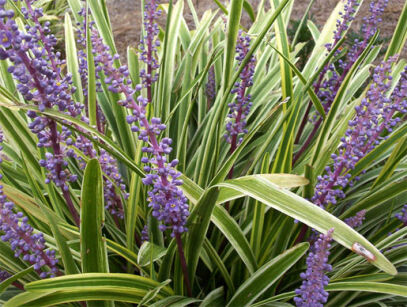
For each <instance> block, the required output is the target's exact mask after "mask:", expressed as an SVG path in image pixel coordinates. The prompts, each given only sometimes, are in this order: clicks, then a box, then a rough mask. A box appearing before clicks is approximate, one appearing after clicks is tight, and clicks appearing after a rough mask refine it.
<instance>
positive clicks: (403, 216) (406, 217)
mask: <svg viewBox="0 0 407 307" xmlns="http://www.w3.org/2000/svg"><path fill="white" fill-rule="evenodd" d="M396 218H397V219H399V220H400V221H401V222H402V223H403V224H404V226H407V205H404V206H403V209H401V211H400V212H399V213H397V214H396Z"/></svg>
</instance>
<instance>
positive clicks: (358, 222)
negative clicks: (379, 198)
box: [345, 210, 366, 228]
mask: <svg viewBox="0 0 407 307" xmlns="http://www.w3.org/2000/svg"><path fill="white" fill-rule="evenodd" d="M365 215H366V210H361V211H359V212H358V213H356V215H355V216H352V217H349V218H347V219H345V223H346V224H348V225H349V226H350V227H352V228H357V227H360V226H362V224H363V221H364V220H365Z"/></svg>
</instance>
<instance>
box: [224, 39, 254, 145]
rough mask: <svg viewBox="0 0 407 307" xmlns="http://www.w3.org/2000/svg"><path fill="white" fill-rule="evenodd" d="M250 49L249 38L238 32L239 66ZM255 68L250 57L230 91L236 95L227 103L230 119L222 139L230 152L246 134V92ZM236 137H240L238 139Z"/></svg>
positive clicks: (249, 104) (247, 101) (249, 97)
mask: <svg viewBox="0 0 407 307" xmlns="http://www.w3.org/2000/svg"><path fill="white" fill-rule="evenodd" d="M249 49H250V37H249V36H247V35H244V34H243V32H242V31H239V37H238V41H237V45H236V52H237V56H236V60H237V61H238V63H239V65H241V64H242V61H243V59H244V58H245V56H246V54H247V52H248V51H249ZM255 66H256V59H255V57H254V56H251V57H250V60H249V62H248V63H247V64H246V66H245V67H244V68H243V70H242V72H241V73H240V79H241V81H240V82H236V84H235V87H234V88H233V90H232V92H231V93H232V94H235V93H236V100H235V101H233V102H231V103H229V104H228V107H229V108H230V111H229V114H228V118H229V119H230V120H229V121H228V122H227V123H226V130H227V132H226V133H225V135H224V137H225V138H226V141H227V142H228V143H230V144H231V151H232V152H233V151H234V150H235V148H236V146H237V144H240V143H241V141H242V137H241V135H242V134H246V133H247V129H245V127H246V124H247V122H246V120H245V119H246V117H247V115H248V114H249V112H250V108H251V106H252V103H251V101H250V100H251V95H250V94H247V93H246V91H247V89H248V88H249V87H251V86H252V85H253V75H254V68H255ZM238 137H240V138H239V139H238Z"/></svg>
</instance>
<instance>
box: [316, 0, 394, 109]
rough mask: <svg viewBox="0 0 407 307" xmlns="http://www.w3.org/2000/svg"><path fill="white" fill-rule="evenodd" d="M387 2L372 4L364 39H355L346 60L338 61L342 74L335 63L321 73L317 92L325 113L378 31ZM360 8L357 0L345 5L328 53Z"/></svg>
mask: <svg viewBox="0 0 407 307" xmlns="http://www.w3.org/2000/svg"><path fill="white" fill-rule="evenodd" d="M387 2H388V0H377V1H372V2H371V4H370V15H369V17H365V18H364V23H363V27H362V33H363V39H362V40H358V39H355V40H354V41H353V42H352V46H351V48H350V50H349V52H348V53H347V54H346V56H345V58H341V59H339V60H338V64H339V68H340V69H341V71H342V72H341V74H338V73H337V70H336V67H335V65H334V64H333V63H331V64H329V65H328V66H327V68H326V69H325V71H323V72H322V73H321V75H320V78H321V79H320V80H319V83H318V84H317V86H316V88H315V90H316V93H317V95H318V97H319V98H320V99H321V101H322V103H323V106H324V110H325V112H327V111H329V109H330V107H331V105H332V102H333V101H334V99H335V97H336V94H337V92H338V90H339V88H340V86H341V84H342V82H343V80H344V79H345V77H346V75H347V74H348V72H349V70H350V69H351V67H352V66H353V64H354V63H355V62H356V61H357V59H358V58H359V56H360V55H361V54H362V52H363V51H364V50H365V48H366V47H367V45H368V43H369V40H370V39H371V38H372V37H373V35H374V34H375V32H376V31H377V27H378V24H379V23H380V22H381V19H380V16H381V14H382V13H383V11H384V9H385V7H386V6H387ZM358 6H359V3H358V2H357V1H356V0H348V2H347V4H346V5H345V11H344V13H343V14H342V19H341V20H342V21H339V20H338V23H337V28H336V30H335V32H334V44H327V46H326V47H327V50H328V51H331V50H332V48H333V46H334V45H336V43H338V41H339V40H340V39H341V37H342V36H343V33H344V32H345V31H346V30H347V29H348V27H349V24H350V22H351V21H352V20H353V19H354V14H355V12H356V8H357V7H358ZM340 53H341V51H340V50H337V51H336V54H335V55H336V56H339V55H340ZM327 71H330V73H331V77H330V78H328V79H326V80H324V81H323V82H322V83H321V81H322V78H323V76H324V75H325V73H326V72H327Z"/></svg>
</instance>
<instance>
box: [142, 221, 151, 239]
mask: <svg viewBox="0 0 407 307" xmlns="http://www.w3.org/2000/svg"><path fill="white" fill-rule="evenodd" d="M149 239H150V238H149V234H148V225H147V224H145V225H144V227H143V230H142V231H141V242H143V243H144V242H148V241H149Z"/></svg>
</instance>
